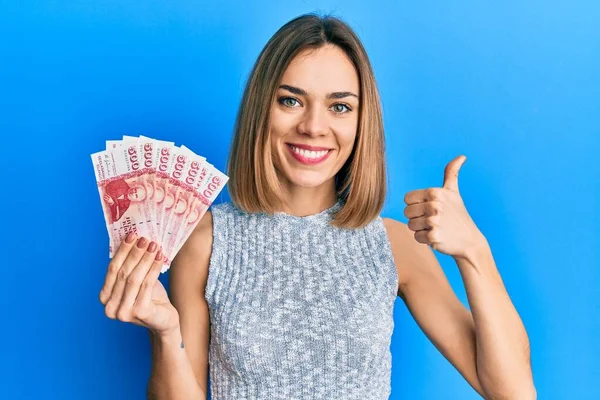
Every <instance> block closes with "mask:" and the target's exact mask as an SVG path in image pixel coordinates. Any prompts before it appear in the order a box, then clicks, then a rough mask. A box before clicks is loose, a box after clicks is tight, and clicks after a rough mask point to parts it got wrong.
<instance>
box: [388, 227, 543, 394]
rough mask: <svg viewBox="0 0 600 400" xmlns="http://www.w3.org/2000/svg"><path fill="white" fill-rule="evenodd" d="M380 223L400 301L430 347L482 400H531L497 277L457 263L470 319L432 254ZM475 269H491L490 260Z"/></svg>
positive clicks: (522, 350) (518, 335) (518, 339)
mask: <svg viewBox="0 0 600 400" xmlns="http://www.w3.org/2000/svg"><path fill="white" fill-rule="evenodd" d="M384 221H385V223H386V229H387V231H388V236H389V239H390V243H391V245H392V251H393V253H394V261H395V263H396V268H397V270H398V278H399V282H400V284H399V286H400V287H399V295H400V296H401V297H402V299H403V300H404V302H405V304H406V306H407V308H408V309H409V311H410V313H411V315H412V316H413V317H414V318H415V321H416V322H417V324H418V325H419V327H420V328H421V329H422V330H423V332H424V333H425V335H426V336H427V337H428V338H429V339H430V340H431V342H432V343H433V344H434V346H435V347H436V348H437V349H438V350H439V351H440V352H441V353H442V354H443V355H444V357H445V358H446V359H448V361H450V363H451V364H452V365H453V366H454V367H455V368H456V369H457V370H458V371H459V373H460V374H461V375H462V376H463V377H464V378H465V379H466V381H467V382H468V383H469V384H470V385H471V386H472V387H473V388H474V389H475V390H476V391H477V393H479V394H480V395H481V396H483V397H484V398H487V399H533V398H535V388H534V386H533V380H532V375H531V367H530V363H529V347H528V340H527V335H526V333H525V329H524V328H523V325H522V323H521V321H520V319H519V317H518V314H517V313H516V311H515V310H514V307H513V306H512V303H511V302H510V299H509V298H508V295H507V294H506V292H505V291H504V287H503V286H502V285H501V281H500V279H499V276H497V275H496V276H494V275H492V274H488V273H486V274H488V275H482V276H481V277H480V278H477V277H475V276H474V275H475V274H476V273H475V272H469V271H468V270H466V265H465V263H466V261H462V260H461V261H457V264H458V265H459V268H461V274H462V275H463V279H464V280H465V286H466V290H467V296H468V299H469V304H470V305H471V309H472V310H473V314H472V313H471V312H469V310H467V309H466V308H465V306H464V305H463V304H462V303H461V302H460V301H459V300H458V298H457V297H456V295H455V293H454V291H453V290H452V287H451V286H450V284H449V282H448V280H447V278H446V276H445V274H444V272H443V270H442V268H441V266H440V265H439V262H438V261H437V259H436V257H435V255H434V254H433V252H432V251H431V249H430V248H429V247H428V246H425V245H423V244H420V243H418V242H416V241H415V240H414V234H413V232H412V231H411V230H410V229H409V228H408V227H407V225H406V224H403V223H400V222H398V221H395V220H391V219H387V218H386V219H384ZM477 264H478V265H479V266H480V267H481V268H488V269H489V268H491V266H492V265H493V264H491V262H490V261H489V258H488V259H487V260H485V261H483V262H480V261H477ZM486 276H489V277H487V278H486ZM483 278H485V279H486V280H483ZM478 279H479V281H478ZM473 315H475V317H476V318H475V319H474V318H473Z"/></svg>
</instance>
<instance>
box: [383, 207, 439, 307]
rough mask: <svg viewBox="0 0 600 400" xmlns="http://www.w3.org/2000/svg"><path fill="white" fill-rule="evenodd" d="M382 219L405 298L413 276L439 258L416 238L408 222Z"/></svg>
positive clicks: (401, 291)
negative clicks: (405, 291) (405, 292)
mask: <svg viewBox="0 0 600 400" xmlns="http://www.w3.org/2000/svg"><path fill="white" fill-rule="evenodd" d="M382 220H383V224H384V226H385V229H386V232H387V235H388V239H389V241H390V246H391V248H392V254H393V256H394V263H395V264H396V271H397V272H398V295H399V296H400V297H402V298H405V296H404V290H405V288H406V286H407V285H408V283H409V282H410V281H411V278H413V277H415V275H417V274H419V273H420V270H421V269H422V268H423V267H425V266H427V265H436V264H437V259H436V258H435V254H433V251H431V249H430V248H429V247H428V246H427V245H425V244H422V243H419V242H417V241H416V240H415V236H414V232H413V231H411V230H410V229H409V228H408V225H407V224H405V223H403V222H400V221H397V220H395V219H392V218H382ZM417 268H419V270H417Z"/></svg>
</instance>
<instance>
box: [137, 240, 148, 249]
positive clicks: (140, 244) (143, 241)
mask: <svg viewBox="0 0 600 400" xmlns="http://www.w3.org/2000/svg"><path fill="white" fill-rule="evenodd" d="M145 245H146V238H145V237H142V238H140V240H138V242H137V247H138V248H139V249H141V248H143V247H144V246H145Z"/></svg>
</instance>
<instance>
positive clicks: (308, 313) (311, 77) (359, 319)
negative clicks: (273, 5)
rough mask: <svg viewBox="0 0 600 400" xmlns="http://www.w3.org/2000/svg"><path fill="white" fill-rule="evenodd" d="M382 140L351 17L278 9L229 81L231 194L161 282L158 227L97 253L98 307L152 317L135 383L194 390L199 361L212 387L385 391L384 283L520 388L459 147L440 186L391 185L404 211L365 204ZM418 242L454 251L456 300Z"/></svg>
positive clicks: (439, 339) (457, 356) (496, 389)
mask: <svg viewBox="0 0 600 400" xmlns="http://www.w3.org/2000/svg"><path fill="white" fill-rule="evenodd" d="M384 154H385V148H384V133H383V125H382V116H381V106H380V101H379V96H378V92H377V87H376V83H375V79H374V76H373V71H372V69H371V66H370V63H369V60H368V57H367V54H366V53H365V50H364V48H363V46H362V44H361V42H360V41H359V39H358V38H357V36H356V35H355V33H354V32H353V31H352V30H351V29H350V28H349V27H348V26H347V25H346V24H345V23H343V22H342V21H340V20H339V19H336V18H332V17H319V16H315V15H304V16H301V17H299V18H296V19H294V20H292V21H290V22H289V23H287V24H286V25H284V26H283V27H282V28H281V29H280V30H279V31H278V32H277V33H276V34H275V35H274V36H273V37H272V38H271V39H270V40H269V42H268V43H267V45H266V46H265V48H264V49H263V51H262V52H261V54H260V56H259V57H258V60H257V61H256V64H255V66H254V69H253V70H252V73H251V74H250V77H249V80H248V83H247V86H246V90H245V92H244V96H243V99H242V103H241V107H240V110H239V114H238V119H237V123H236V127H235V136H234V140H233V145H232V149H231V154H230V157H229V165H228V172H227V173H228V175H229V177H230V180H229V185H228V188H229V192H230V195H231V198H232V202H231V203H224V204H219V205H215V206H213V207H211V212H207V213H206V215H205V216H204V217H203V219H202V220H201V221H200V222H199V224H198V226H197V228H196V229H195V231H194V233H193V234H192V235H191V236H190V238H189V239H188V240H187V242H186V244H185V245H184V246H183V247H182V249H181V250H180V252H179V254H178V255H177V257H176V258H175V260H174V261H173V264H172V267H171V270H170V276H169V286H170V298H169V297H167V293H166V291H165V289H164V287H163V286H162V285H161V283H160V282H159V281H158V280H157V278H158V275H159V271H160V267H161V265H160V264H161V261H154V262H153V260H154V259H155V258H158V259H159V260H160V254H157V252H158V251H157V250H158V247H159V244H157V243H148V240H146V239H145V238H139V239H138V238H135V237H134V236H133V235H132V236H130V237H128V238H127V240H126V241H125V242H124V243H123V244H122V245H121V247H120V249H119V250H118V252H117V253H116V254H115V256H114V258H113V260H112V262H111V264H110V266H109V270H108V273H107V276H106V282H105V286H104V287H103V289H102V291H101V293H100V299H101V301H102V303H103V304H105V306H106V307H105V309H106V315H107V316H108V317H110V318H118V319H120V320H122V321H126V322H133V323H136V324H139V325H142V326H145V327H147V328H148V329H149V331H150V334H151V342H152V354H153V368H152V374H151V378H150V381H149V385H148V394H149V397H152V398H156V399H185V400H189V399H201V398H205V397H206V395H207V393H208V375H209V373H210V388H211V398H212V399H214V400H219V399H227V400H229V399H231V400H233V399H236V400H237V399H361V400H362V399H387V398H388V397H389V396H390V392H391V385H390V374H391V354H390V340H391V335H392V332H393V327H394V321H393V306H394V301H395V299H396V296H400V297H401V298H402V299H403V300H404V302H405V304H406V305H407V307H408V309H409V310H410V312H411V314H412V315H413V317H414V318H415V320H416V322H417V323H418V324H419V326H420V327H421V328H422V330H423V332H424V333H425V334H426V335H427V337H428V338H429V339H430V340H431V341H432V343H433V344H434V345H435V346H436V347H437V348H438V349H439V350H440V351H441V353H442V354H443V355H444V356H445V357H446V358H447V359H448V360H449V362H451V363H452V365H454V367H456V369H457V370H458V371H459V372H460V373H461V374H462V376H464V378H465V379H466V380H467V381H468V383H469V384H470V385H471V386H472V387H473V388H474V389H475V390H476V391H477V392H478V393H479V394H481V395H482V396H484V397H485V398H489V399H532V398H535V396H536V394H535V388H534V385H533V379H532V372H531V366H530V361H529V357H530V354H529V342H528V338H527V334H526V331H525V329H524V327H523V324H522V322H521V320H520V318H519V316H518V314H517V312H516V310H515V308H514V307H513V305H512V303H511V301H510V299H509V296H508V294H507V292H506V290H505V288H504V286H503V283H502V280H501V278H500V276H499V274H498V271H497V269H496V266H495V264H494V260H493V258H492V255H491V251H490V248H489V246H488V243H487V241H486V239H485V237H484V236H483V235H482V233H481V232H480V231H479V230H478V229H477V227H476V226H475V224H474V223H473V221H472V220H471V218H470V217H469V215H468V213H467V211H466V209H465V207H464V205H463V202H462V200H461V197H460V194H459V191H458V170H459V168H460V166H461V165H462V163H463V162H464V161H465V159H466V158H465V157H463V156H459V157H457V158H456V159H455V160H453V161H452V162H450V164H448V166H447V167H446V171H445V176H444V185H443V187H441V188H428V189H424V190H416V191H412V192H410V193H408V194H407V195H406V197H405V202H406V204H407V207H406V209H405V216H406V217H407V218H408V219H409V222H408V225H406V224H403V223H401V222H398V221H394V220H392V219H388V218H381V217H380V215H379V214H380V212H381V210H382V207H383V203H384V199H385V194H386V171H385V161H384ZM136 239H137V240H136ZM427 245H429V246H431V248H433V249H436V250H438V251H439V252H441V253H444V254H449V255H451V256H452V257H453V258H454V259H455V260H456V263H457V266H458V268H459V270H460V272H461V275H462V277H463V280H464V283H465V285H466V291H467V295H468V301H469V304H470V306H471V310H472V313H471V312H469V311H468V310H467V309H466V308H465V307H464V306H463V305H462V304H461V303H460V301H459V300H458V299H457V297H456V295H455V294H454V293H453V291H452V288H451V287H450V285H449V284H448V281H447V279H446V277H445V275H444V273H443V271H442V269H441V268H440V265H439V264H438V262H437V259H436V257H435V255H434V254H433V252H432V251H431V249H430V248H429V247H428V246H427ZM209 365H210V369H209V368H208V367H209ZM209 371H210V372H209ZM398 390H399V393H398V395H397V398H402V397H403V396H402V394H401V393H400V391H401V389H398ZM394 397H396V396H394Z"/></svg>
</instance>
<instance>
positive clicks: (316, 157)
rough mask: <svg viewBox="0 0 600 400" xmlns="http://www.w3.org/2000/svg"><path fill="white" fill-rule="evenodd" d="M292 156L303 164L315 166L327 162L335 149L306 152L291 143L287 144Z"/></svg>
mask: <svg viewBox="0 0 600 400" xmlns="http://www.w3.org/2000/svg"><path fill="white" fill-rule="evenodd" d="M286 146H287V148H288V149H289V151H290V153H291V155H292V156H293V157H294V158H295V159H296V160H298V161H299V162H301V163H302V164H307V165H314V164H318V163H320V162H323V161H325V160H326V159H327V158H328V157H329V154H331V152H332V151H333V149H329V150H319V151H314V150H305V149H301V148H298V147H296V146H294V145H292V144H290V143H286Z"/></svg>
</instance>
